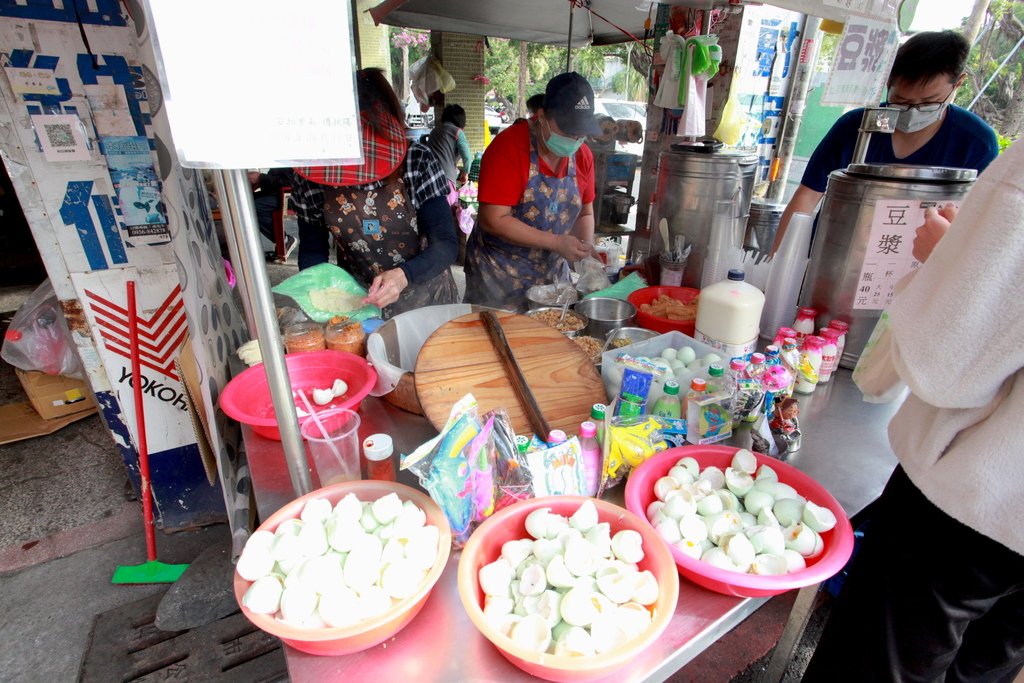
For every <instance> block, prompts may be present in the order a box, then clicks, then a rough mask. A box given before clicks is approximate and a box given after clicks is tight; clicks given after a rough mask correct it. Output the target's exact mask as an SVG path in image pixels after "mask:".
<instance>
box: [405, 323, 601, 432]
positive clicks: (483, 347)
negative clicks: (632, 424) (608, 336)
mask: <svg viewBox="0 0 1024 683" xmlns="http://www.w3.org/2000/svg"><path fill="white" fill-rule="evenodd" d="M497 316H498V320H499V322H500V323H501V326H502V328H503V329H504V330H505V336H506V337H507V338H508V343H509V346H510V347H511V348H512V353H513V355H514V356H515V358H516V361H517V362H518V363H519V367H520V368H522V370H523V375H525V376H526V382H527V384H529V386H530V391H531V392H532V393H533V396H534V398H535V399H536V400H537V404H538V405H539V406H540V409H541V412H542V413H543V414H544V417H545V418H546V419H547V421H548V424H549V425H551V428H552V429H561V430H563V431H564V432H565V433H566V434H568V435H569V436H572V435H574V434H576V433H577V432H579V428H580V423H581V422H583V421H585V420H589V419H590V407H591V406H592V405H593V404H595V403H604V402H605V391H604V383H603V382H602V381H601V375H600V373H598V371H597V368H595V367H594V364H593V363H592V362H591V361H590V358H589V357H588V356H587V354H585V353H584V352H583V350H582V349H580V348H579V347H578V346H577V345H576V343H575V342H573V341H572V340H571V339H569V338H568V337H566V336H565V335H564V334H562V333H561V332H559V331H558V330H556V329H554V328H553V327H550V326H548V325H545V324H543V323H539V322H537V321H535V320H532V319H531V318H528V317H527V316H525V315H516V314H514V313H508V312H504V311H502V312H497ZM415 377H416V394H417V395H418V396H419V399H420V405H421V406H423V413H424V415H426V417H427V419H428V420H430V423H431V424H433V425H434V427H435V428H436V429H438V430H440V429H441V428H443V427H444V424H445V422H447V421H448V414H449V413H450V412H451V409H452V406H453V405H454V404H455V402H456V401H458V400H459V399H460V398H462V397H463V396H465V395H466V394H468V393H472V394H473V395H474V396H476V399H477V403H478V404H479V411H480V414H481V415H483V414H484V413H486V412H487V411H489V410H493V409H495V408H504V409H505V410H506V411H507V412H508V415H509V418H510V419H511V420H512V427H513V429H515V431H516V433H517V434H526V435H529V434H532V433H533V429H532V428H531V427H530V425H529V422H528V421H527V419H526V415H525V413H524V412H523V408H522V406H521V405H520V404H519V399H517V398H516V395H515V392H514V391H513V389H512V384H511V383H510V382H509V380H508V378H507V377H506V376H505V370H504V368H503V366H502V364H501V359H500V358H499V357H498V353H497V352H496V351H495V350H494V348H493V347H492V346H491V340H490V338H489V337H488V336H487V330H486V329H485V328H484V324H483V321H482V320H481V319H480V314H479V313H469V314H467V315H464V316H462V317H459V318H455V319H454V320H451V321H449V322H447V323H445V324H444V325H442V326H441V327H440V328H438V330H437V331H436V332H434V334H432V335H431V336H430V338H429V339H427V341H426V342H425V343H424V344H423V348H422V349H420V353H419V356H418V357H417V358H416V374H415Z"/></svg>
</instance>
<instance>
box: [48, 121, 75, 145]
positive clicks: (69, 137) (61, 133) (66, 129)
mask: <svg viewBox="0 0 1024 683" xmlns="http://www.w3.org/2000/svg"><path fill="white" fill-rule="evenodd" d="M43 130H45V131H46V139H47V140H49V142H50V147H53V148H54V149H58V148H67V147H74V146H75V134H74V133H73V132H72V130H71V126H69V125H68V124H66V123H48V124H45V125H44V126H43Z"/></svg>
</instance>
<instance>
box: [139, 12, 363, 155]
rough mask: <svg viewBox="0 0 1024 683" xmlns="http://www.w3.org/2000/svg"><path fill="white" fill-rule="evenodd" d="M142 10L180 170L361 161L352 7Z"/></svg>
mask: <svg viewBox="0 0 1024 683" xmlns="http://www.w3.org/2000/svg"><path fill="white" fill-rule="evenodd" d="M148 5H149V7H150V13H149V15H150V17H151V18H152V24H153V25H152V26H150V30H151V31H154V32H155V36H156V43H155V46H156V51H157V60H158V64H159V71H160V80H161V85H162V88H163V92H164V98H165V99H164V104H165V106H166V107H167V116H168V120H169V122H170V126H171V133H172V135H173V137H174V144H175V146H176V147H177V151H178V157H179V158H180V160H181V163H182V165H183V166H191V167H199V168H268V167H281V166H299V165H308V164H310V163H314V164H320V163H342V162H345V161H348V162H351V161H353V160H359V159H360V158H361V155H362V150H361V145H360V138H359V125H358V124H359V117H358V110H357V106H356V95H355V88H354V82H355V76H354V74H355V65H354V63H353V58H352V54H353V47H352V30H351V26H350V17H349V13H350V12H351V3H348V2H337V0H291V2H286V3H282V2H279V1H278V0H218V1H217V2H209V1H208V0H148Z"/></svg>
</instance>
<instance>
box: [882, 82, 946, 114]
mask: <svg viewBox="0 0 1024 683" xmlns="http://www.w3.org/2000/svg"><path fill="white" fill-rule="evenodd" d="M954 90H956V86H955V85H954V86H953V87H952V88H951V89H950V91H949V92H948V93H947V94H946V96H945V97H943V98H942V101H941V102H921V103H920V104H901V103H899V102H883V103H882V106H883V107H890V108H892V109H896V110H898V111H910V110H911V109H916V110H918V111H919V112H921V113H922V114H934V113H935V112H937V111H938V110H939V109H941V108H942V106H943V105H944V104H946V100H948V99H949V96H950V95H952V94H953V91H954Z"/></svg>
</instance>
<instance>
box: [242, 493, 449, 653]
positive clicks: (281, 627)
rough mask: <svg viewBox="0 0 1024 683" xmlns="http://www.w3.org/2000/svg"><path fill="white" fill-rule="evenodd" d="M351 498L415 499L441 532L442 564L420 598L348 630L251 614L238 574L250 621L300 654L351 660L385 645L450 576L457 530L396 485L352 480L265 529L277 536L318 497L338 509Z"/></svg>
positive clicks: (298, 504)
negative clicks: (301, 625)
mask: <svg viewBox="0 0 1024 683" xmlns="http://www.w3.org/2000/svg"><path fill="white" fill-rule="evenodd" d="M350 493H354V494H355V496H356V498H358V499H359V500H363V501H373V500H377V499H378V498H380V497H381V496H386V495H387V494H389V493H395V494H397V495H398V497H399V498H401V499H402V501H406V500H411V501H412V502H413V503H415V504H416V505H418V506H419V507H420V508H421V509H422V510H423V511H424V512H425V513H426V515H427V524H433V525H434V526H436V527H437V528H438V530H439V531H440V532H441V534H440V539H439V540H438V553H437V559H436V560H435V561H434V566H433V567H431V568H430V572H428V573H427V577H426V578H425V579H424V580H423V583H422V584H421V585H420V587H419V589H417V591H416V592H415V593H413V594H412V595H410V596H409V597H408V598H406V599H404V600H401V601H399V602H396V603H395V604H394V605H393V606H392V607H391V609H389V610H388V611H387V612H385V613H384V614H381V615H380V616H377V617H374V618H373V619H367V620H366V621H363V622H361V623H358V624H354V625H352V626H346V627H344V628H317V629H309V628H297V627H295V626H291V625H290V624H286V623H284V622H281V621H278V620H277V619H276V618H275V617H274V616H273V615H270V614H254V613H252V612H250V611H249V610H248V609H246V608H245V607H244V606H243V605H242V596H243V595H245V591H247V590H249V586H251V585H252V582H250V581H246V580H245V579H243V578H242V577H241V576H239V575H238V572H235V599H236V600H237V601H238V606H239V607H241V609H242V613H243V614H244V615H245V616H246V618H247V619H248V620H249V621H251V622H252V623H253V624H255V625H256V626H257V627H258V628H260V629H261V630H263V631H266V632H267V633H269V634H271V635H274V636H277V637H278V638H280V639H281V640H283V641H284V642H285V643H287V644H288V645H291V646H292V647H294V648H295V649H296V650H301V651H303V652H308V653H309V654H312V655H347V654H351V653H353V652H359V651H360V650H365V649H367V648H371V647H373V646H374V645H377V644H379V643H383V642H384V641H385V640H387V639H388V638H390V637H391V636H393V635H395V634H396V633H398V632H399V631H401V630H402V629H403V628H404V627H405V625H406V624H408V623H409V622H410V621H412V619H413V617H415V616H416V615H417V614H419V611H420V609H421V608H422V607H423V604H424V603H425V602H426V601H427V598H428V597H430V591H431V590H432V589H433V588H434V584H435V583H437V580H438V578H440V576H441V572H443V571H444V568H445V565H446V564H447V562H448V554H449V553H450V552H451V547H452V530H451V527H450V526H448V519H447V518H446V517H445V516H444V513H443V512H441V508H439V507H437V504H436V503H434V501H432V500H431V499H430V497H429V496H427V495H426V494H425V493H421V492H419V491H417V490H415V489H412V488H409V487H408V486H403V485H402V484H396V483H394V482H390V481H373V480H371V481H347V482H343V483H341V484H334V485H332V486H326V487H324V488H322V489H318V490H316V491H313V492H312V493H307V494H306V495H304V496H302V497H301V498H298V499H296V500H293V501H292V502H290V503H288V504H287V505H285V506H284V507H282V508H281V509H280V510H278V511H277V512H275V513H274V514H272V515H271V516H270V517H269V518H268V519H267V521H265V522H264V523H263V524H261V525H260V529H261V530H266V531H274V530H276V529H277V527H278V525H279V524H281V522H283V521H285V520H287V519H295V518H297V517H298V516H299V514H300V513H301V512H302V508H303V507H304V506H305V505H306V503H307V502H308V501H310V500H312V499H314V498H326V499H327V500H329V501H331V503H332V504H337V502H338V501H339V500H341V499H342V498H344V497H345V496H347V495H348V494H350Z"/></svg>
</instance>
